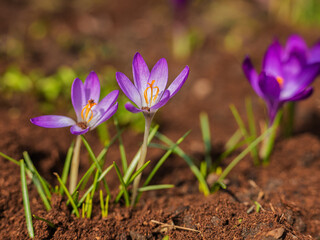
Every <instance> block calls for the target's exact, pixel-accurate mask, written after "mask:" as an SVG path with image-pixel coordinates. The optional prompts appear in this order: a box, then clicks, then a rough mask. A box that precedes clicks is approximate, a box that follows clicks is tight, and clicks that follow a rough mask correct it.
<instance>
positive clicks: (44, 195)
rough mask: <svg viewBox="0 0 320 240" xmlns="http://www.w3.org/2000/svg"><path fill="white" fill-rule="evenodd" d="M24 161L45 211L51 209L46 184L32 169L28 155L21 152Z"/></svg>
mask: <svg viewBox="0 0 320 240" xmlns="http://www.w3.org/2000/svg"><path fill="white" fill-rule="evenodd" d="M23 157H24V160H25V161H26V164H27V166H28V168H29V170H30V172H31V173H32V182H33V183H34V185H35V186H36V188H37V191H38V193H39V195H40V198H41V200H42V201H43V204H44V205H45V207H46V209H47V211H49V210H50V209H51V206H50V202H49V199H50V198H51V193H50V190H49V189H48V186H47V183H46V182H45V181H44V180H43V179H42V177H41V176H40V174H39V173H38V171H37V170H36V168H35V167H34V165H33V163H32V161H31V159H30V157H29V154H28V153H27V152H23Z"/></svg>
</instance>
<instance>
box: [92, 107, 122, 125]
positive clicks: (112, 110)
mask: <svg viewBox="0 0 320 240" xmlns="http://www.w3.org/2000/svg"><path fill="white" fill-rule="evenodd" d="M117 110H118V103H116V104H114V105H113V106H112V107H110V108H109V109H108V111H106V112H105V113H104V115H103V116H102V117H101V118H100V119H99V120H98V121H97V122H96V123H95V124H94V125H93V126H92V127H91V130H92V129H94V128H96V127H97V126H98V125H100V124H101V123H103V122H105V121H107V120H108V119H109V118H111V117H112V116H113V114H115V113H116V111H117Z"/></svg>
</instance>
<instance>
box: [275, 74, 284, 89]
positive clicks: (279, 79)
mask: <svg viewBox="0 0 320 240" xmlns="http://www.w3.org/2000/svg"><path fill="white" fill-rule="evenodd" d="M276 80H277V82H278V83H279V85H280V88H282V87H283V82H284V80H283V78H282V77H279V76H278V77H276Z"/></svg>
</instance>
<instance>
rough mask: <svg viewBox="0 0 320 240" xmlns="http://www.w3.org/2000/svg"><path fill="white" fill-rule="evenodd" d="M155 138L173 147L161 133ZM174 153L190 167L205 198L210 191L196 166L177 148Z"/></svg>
mask: <svg viewBox="0 0 320 240" xmlns="http://www.w3.org/2000/svg"><path fill="white" fill-rule="evenodd" d="M157 138H159V139H160V141H162V142H164V143H165V144H168V145H173V144H174V142H172V141H171V140H170V139H169V138H167V137H166V136H165V135H162V134H161V133H157ZM174 153H176V154H177V155H178V156H180V157H181V158H182V159H183V160H184V161H185V162H186V163H187V164H188V165H189V167H190V169H191V171H192V172H193V174H194V175H195V177H196V178H197V179H198V182H199V184H200V185H201V189H202V191H203V193H204V195H205V196H207V195H209V194H210V190H209V187H208V184H207V182H206V180H205V179H204V177H203V176H202V174H201V172H200V170H199V169H198V168H197V166H196V165H195V164H194V162H193V160H192V159H191V158H190V157H189V156H188V155H187V154H186V153H185V152H184V151H183V150H182V149H181V148H180V147H179V146H177V147H176V148H175V149H174Z"/></svg>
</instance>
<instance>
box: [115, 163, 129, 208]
mask: <svg viewBox="0 0 320 240" xmlns="http://www.w3.org/2000/svg"><path fill="white" fill-rule="evenodd" d="M113 166H114V169H115V170H116V172H117V175H118V178H119V180H120V183H121V186H122V189H123V193H124V200H125V203H126V206H127V207H129V206H130V201H129V193H128V190H127V187H126V184H125V182H124V179H123V177H122V176H121V172H120V170H119V167H118V166H117V164H116V163H115V162H113Z"/></svg>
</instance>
